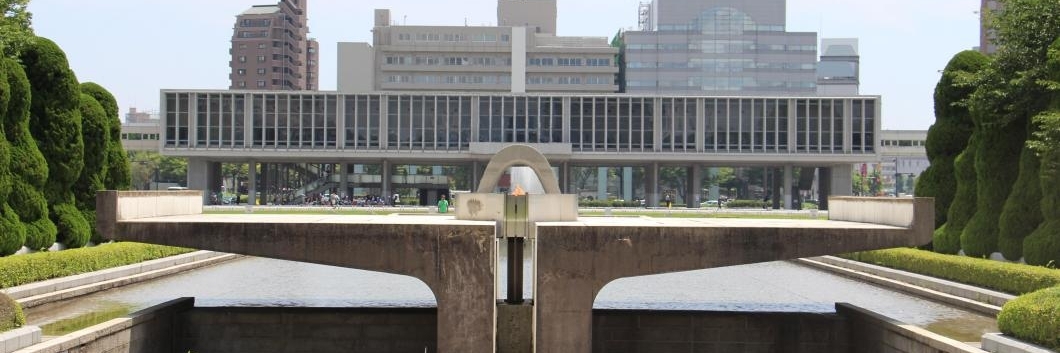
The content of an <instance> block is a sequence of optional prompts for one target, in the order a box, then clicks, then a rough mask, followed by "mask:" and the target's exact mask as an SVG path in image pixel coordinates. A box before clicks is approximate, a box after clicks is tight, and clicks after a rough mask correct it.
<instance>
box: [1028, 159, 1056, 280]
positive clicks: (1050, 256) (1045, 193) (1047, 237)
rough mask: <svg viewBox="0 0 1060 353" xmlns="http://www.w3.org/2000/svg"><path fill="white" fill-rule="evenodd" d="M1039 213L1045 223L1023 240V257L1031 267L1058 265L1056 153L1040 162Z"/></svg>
mask: <svg viewBox="0 0 1060 353" xmlns="http://www.w3.org/2000/svg"><path fill="white" fill-rule="evenodd" d="M1041 161H1042V164H1041V168H1040V169H1041V170H1040V171H1039V173H1041V174H1040V175H1041V187H1042V201H1041V211H1042V217H1043V218H1044V219H1045V222H1043V223H1042V224H1040V225H1039V226H1038V229H1035V230H1034V232H1033V233H1031V235H1029V236H1027V238H1026V239H1023V257H1024V260H1025V261H1027V263H1029V264H1033V265H1047V264H1050V263H1051V264H1053V265H1060V151H1048V152H1045V153H1043V154H1042V158H1041Z"/></svg>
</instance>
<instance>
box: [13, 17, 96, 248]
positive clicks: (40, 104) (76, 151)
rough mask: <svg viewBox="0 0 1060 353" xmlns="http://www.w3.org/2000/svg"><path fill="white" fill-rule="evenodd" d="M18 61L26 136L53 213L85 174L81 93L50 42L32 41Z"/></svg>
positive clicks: (60, 56)
mask: <svg viewBox="0 0 1060 353" xmlns="http://www.w3.org/2000/svg"><path fill="white" fill-rule="evenodd" d="M19 58H20V59H21V61H22V66H23V68H25V70H26V77H28V78H29V82H30V87H31V100H30V102H31V105H30V120H29V121H30V123H29V130H30V133H32V134H33V138H34V139H35V140H36V141H37V147H38V148H39V149H40V152H41V153H42V154H43V155H44V159H45V161H46V162H47V166H48V179H47V180H46V181H45V183H44V197H45V198H46V199H47V200H48V204H50V205H52V206H53V207H54V205H56V204H61V203H67V202H70V201H73V199H74V195H73V191H72V187H73V185H74V184H75V183H76V182H77V179H78V178H79V177H80V176H81V169H83V168H84V157H85V145H84V141H82V140H81V111H80V108H81V103H80V102H81V87H80V85H78V83H77V77H76V76H74V72H73V71H71V70H70V65H69V63H67V60H66V54H65V53H63V51H62V49H60V48H59V46H58V45H56V44H55V42H52V41H51V40H48V39H46V38H37V39H36V40H34V41H33V43H32V44H30V45H29V46H27V47H26V48H25V50H23V51H22V55H21V56H20V57H19ZM56 218H57V219H64V218H65V217H56ZM78 218H80V216H78ZM63 227H65V228H72V227H75V225H65V226H63ZM60 240H62V241H65V239H60Z"/></svg>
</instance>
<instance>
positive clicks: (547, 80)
mask: <svg viewBox="0 0 1060 353" xmlns="http://www.w3.org/2000/svg"><path fill="white" fill-rule="evenodd" d="M612 80H613V78H612V77H608V76H586V77H584V78H583V77H582V76H558V77H557V76H538V75H531V76H529V77H527V78H526V83H527V84H531V85H553V84H560V85H580V84H587V85H610V84H611V82H612Z"/></svg>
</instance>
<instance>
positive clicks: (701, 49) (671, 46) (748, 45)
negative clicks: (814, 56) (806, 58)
mask: <svg viewBox="0 0 1060 353" xmlns="http://www.w3.org/2000/svg"><path fill="white" fill-rule="evenodd" d="M626 50H629V51H640V50H643V51H652V52H656V51H660V52H697V53H704V54H741V53H756V52H814V53H816V52H817V46H816V45H813V44H808V45H800V44H755V43H754V42H751V41H721V40H713V41H703V42H700V43H676V44H675V43H663V44H627V45H626Z"/></svg>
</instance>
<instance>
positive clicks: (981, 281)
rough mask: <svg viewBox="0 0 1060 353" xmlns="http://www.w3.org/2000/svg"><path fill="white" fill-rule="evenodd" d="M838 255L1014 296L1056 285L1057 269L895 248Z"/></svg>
mask: <svg viewBox="0 0 1060 353" xmlns="http://www.w3.org/2000/svg"><path fill="white" fill-rule="evenodd" d="M842 256H843V257H845V258H848V259H852V260H856V261H861V262H868V263H873V264H877V265H880V266H886V267H890V268H896V269H899V270H905V271H909V272H914V273H919V274H922V275H926V276H932V277H938V278H945V279H948V280H952V281H955V282H960V283H964V284H968V285H973V286H977V287H983V288H990V289H994V290H997V291H1001V292H1005V293H1011V294H1017V295H1018V294H1025V293H1030V292H1033V291H1036V290H1039V289H1043V288H1049V287H1053V286H1056V285H1060V270H1057V269H1050V268H1045V267H1038V266H1030V265H1023V264H1015V263H1009V262H1001V261H994V260H987V259H976V258H971V257H965V256H955V255H944V254H936V253H933V252H930V251H924V250H916V249H907V248H898V249H887V250H876V251H866V252H859V253H853V254H846V255H842Z"/></svg>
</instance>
